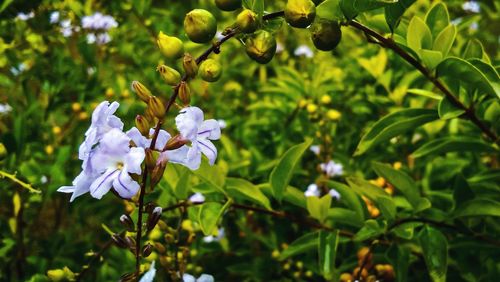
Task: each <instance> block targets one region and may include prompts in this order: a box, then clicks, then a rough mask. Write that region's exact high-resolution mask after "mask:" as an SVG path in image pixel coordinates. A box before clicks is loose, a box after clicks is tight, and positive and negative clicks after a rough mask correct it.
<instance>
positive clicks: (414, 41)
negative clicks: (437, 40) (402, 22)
mask: <svg viewBox="0 0 500 282" xmlns="http://www.w3.org/2000/svg"><path fill="white" fill-rule="evenodd" d="M406 44H407V45H408V47H410V48H411V49H412V50H413V51H415V52H416V53H417V54H420V50H421V49H432V34H431V31H430V29H429V27H428V26H427V25H426V24H425V22H424V21H423V20H422V19H421V18H419V17H417V16H414V17H413V18H412V19H411V21H410V24H409V25H408V30H407V33H406Z"/></svg>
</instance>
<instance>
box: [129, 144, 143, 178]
mask: <svg viewBox="0 0 500 282" xmlns="http://www.w3.org/2000/svg"><path fill="white" fill-rule="evenodd" d="M145 156H146V154H145V152H144V149H143V148H139V147H134V148H130V152H129V153H128V154H127V155H126V156H125V163H124V165H125V168H126V170H127V171H128V172H130V173H135V174H141V173H142V170H141V164H142V162H143V161H144V157H145Z"/></svg>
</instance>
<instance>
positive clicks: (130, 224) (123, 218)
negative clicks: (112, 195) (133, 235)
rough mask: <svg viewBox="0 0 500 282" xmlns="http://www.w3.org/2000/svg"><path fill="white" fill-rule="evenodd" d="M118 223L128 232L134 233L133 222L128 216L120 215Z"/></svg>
mask: <svg viewBox="0 0 500 282" xmlns="http://www.w3.org/2000/svg"><path fill="white" fill-rule="evenodd" d="M120 223H121V224H122V225H123V226H124V227H125V228H126V229H127V230H128V231H134V229H135V226H134V221H133V220H132V218H131V217H130V216H129V215H128V214H122V216H120Z"/></svg>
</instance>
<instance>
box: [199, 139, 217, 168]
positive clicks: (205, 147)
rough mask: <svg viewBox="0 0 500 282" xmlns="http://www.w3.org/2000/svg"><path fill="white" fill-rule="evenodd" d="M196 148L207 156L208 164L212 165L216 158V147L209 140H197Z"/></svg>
mask: <svg viewBox="0 0 500 282" xmlns="http://www.w3.org/2000/svg"><path fill="white" fill-rule="evenodd" d="M198 148H199V149H200V150H201V152H202V153H203V155H205V156H207V158H208V162H209V163H210V165H214V163H215V160H216V159H217V148H216V147H215V145H214V144H213V143H212V142H210V141H209V140H207V139H205V140H198Z"/></svg>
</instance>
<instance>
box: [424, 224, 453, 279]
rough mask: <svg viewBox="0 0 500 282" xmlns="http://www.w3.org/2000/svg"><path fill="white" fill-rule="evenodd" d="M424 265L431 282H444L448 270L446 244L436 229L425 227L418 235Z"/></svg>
mask: <svg viewBox="0 0 500 282" xmlns="http://www.w3.org/2000/svg"><path fill="white" fill-rule="evenodd" d="M419 235H420V236H419V242H420V246H421V247H422V252H423V255H424V260H425V264H426V265H427V270H428V271H429V276H430V277H431V279H432V281H433V282H445V281H446V272H447V268H448V263H447V261H448V242H447V241H446V237H445V236H444V235H443V234H442V233H441V232H440V231H439V230H437V229H434V228H432V227H429V226H425V227H424V228H423V229H422V231H420V234H419Z"/></svg>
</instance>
